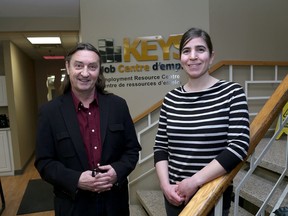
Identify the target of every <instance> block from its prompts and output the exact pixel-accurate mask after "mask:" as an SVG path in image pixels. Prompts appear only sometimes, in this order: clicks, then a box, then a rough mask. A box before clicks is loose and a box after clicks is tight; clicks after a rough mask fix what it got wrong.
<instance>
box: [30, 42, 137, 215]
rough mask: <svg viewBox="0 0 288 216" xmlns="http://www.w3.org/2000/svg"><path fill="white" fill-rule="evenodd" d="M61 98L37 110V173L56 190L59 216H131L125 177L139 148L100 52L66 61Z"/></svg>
mask: <svg viewBox="0 0 288 216" xmlns="http://www.w3.org/2000/svg"><path fill="white" fill-rule="evenodd" d="M66 70H67V74H68V76H69V79H68V80H67V83H66V85H65V88H64V93H63V95H61V96H59V97H57V98H56V99H54V100H52V101H50V102H48V103H47V104H45V105H43V106H42V107H41V108H40V109H39V120H38V130H37V144H36V160H35V167H36V168H37V170H38V171H39V173H40V175H41V177H42V178H43V179H44V180H45V181H47V182H49V183H50V184H52V185H53V186H54V193H55V200H54V203H55V215H56V216H60V215H61V216H63V215H64V216H66V215H67V216H68V215H69V216H70V215H73V216H78V215H79V216H80V215H85V216H90V215H91V216H92V215H93V216H106V215H107V216H114V215H115V216H116V215H117V216H118V215H121V216H125V215H129V203H128V200H129V199H128V181H127V176H128V175H129V174H130V173H131V172H132V170H133V169H134V168H135V166H136V163H137V161H138V156H139V151H140V150H141V147H140V145H139V143H138V140H137V136H136V133H135V128H134V124H133V122H132V119H131V116H130V113H129V109H128V106H127V104H126V102H125V100H124V99H122V98H120V97H118V96H116V95H114V94H109V93H107V92H106V91H105V90H104V88H105V78H104V76H103V72H102V71H101V57H100V53H99V51H98V50H97V49H96V48H95V47H94V46H92V45H91V44H89V43H79V44H78V45H77V46H76V47H75V48H74V49H73V50H72V51H71V52H70V53H69V54H68V55H67V58H66Z"/></svg>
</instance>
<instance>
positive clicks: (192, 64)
mask: <svg viewBox="0 0 288 216" xmlns="http://www.w3.org/2000/svg"><path fill="white" fill-rule="evenodd" d="M213 58H214V53H213V52H212V54H211V55H210V52H209V49H208V47H207V44H206V42H205V41H204V40H203V39H202V38H201V37H198V38H193V39H191V40H190V41H189V42H188V43H187V44H186V45H185V46H184V47H183V50H182V52H181V58H180V61H181V65H182V67H183V68H184V70H185V71H186V73H187V74H188V75H189V77H190V78H191V79H197V78H199V77H201V76H202V75H204V74H206V73H208V69H209V66H210V65H211V64H212V61H213Z"/></svg>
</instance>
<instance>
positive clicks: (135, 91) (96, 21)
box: [80, 0, 209, 117]
mask: <svg viewBox="0 0 288 216" xmlns="http://www.w3.org/2000/svg"><path fill="white" fill-rule="evenodd" d="M80 17H81V20H80V23H81V24H80V26H81V33H80V35H81V36H80V38H81V40H82V41H83V42H90V43H92V44H94V45H95V46H96V47H98V40H99V39H109V38H112V39H114V41H115V44H116V45H119V46H122V48H123V39H124V38H129V39H130V42H131V43H132V41H134V39H135V38H138V37H143V36H156V35H161V36H162V37H163V38H164V40H167V39H168V37H169V36H170V35H173V34H181V33H183V32H184V31H186V30H187V29H188V28H190V27H192V26H197V27H201V28H204V29H206V30H207V31H209V1H208V0H201V1H191V0H181V1H174V0H158V1H155V0H145V1H142V0H141V1H140V0H122V1H119V0H105V1H90V0H80ZM150 44H151V45H155V46H157V50H153V51H151V52H150V53H149V54H151V55H158V57H159V59H158V60H157V61H144V62H143V61H136V60H135V58H133V57H131V62H126V63H125V65H128V66H131V65H132V66H133V65H135V64H141V65H149V66H150V69H151V68H152V65H153V64H155V63H156V62H161V63H170V62H173V63H175V62H176V63H178V60H175V59H170V60H165V61H164V60H163V58H162V55H161V48H160V47H159V45H158V44H157V43H155V41H152V42H151V43H150ZM138 48H139V49H141V47H140V45H139V46H138ZM122 51H123V50H122ZM106 65H107V67H108V66H110V65H112V66H113V67H116V68H117V67H118V66H119V64H118V63H113V64H106ZM179 73H181V72H175V70H165V71H164V70H161V71H160V70H158V71H153V70H152V69H151V70H150V71H149V72H144V71H142V72H129V73H127V72H126V73H119V72H117V71H116V72H115V73H113V74H112V73H110V74H105V76H106V77H107V78H111V77H112V78H121V77H122V78H123V77H131V76H132V77H133V78H134V76H144V77H145V76H151V75H160V76H161V75H173V74H179ZM173 80H174V81H175V79H169V81H173ZM154 81H155V82H157V85H156V86H152V87H123V88H118V87H117V88H108V90H109V91H112V92H115V93H116V94H118V95H120V96H122V97H124V98H125V99H126V100H127V102H128V105H129V107H130V111H131V115H132V116H133V117H135V116H137V115H138V114H140V113H141V112H143V111H145V110H146V109H148V108H149V107H151V105H153V104H154V103H156V102H158V101H159V100H161V99H163V97H164V95H165V94H166V92H168V91H169V90H170V89H172V88H175V87H176V86H178V85H179V81H181V80H179V79H178V80H176V81H177V84H175V85H173V84H169V85H161V86H159V85H158V82H159V81H164V80H162V78H160V79H154ZM166 81H167V80H166ZM133 82H138V81H135V80H134V81H133ZM122 83H123V84H126V83H127V82H122ZM114 84H119V82H118V83H117V82H114Z"/></svg>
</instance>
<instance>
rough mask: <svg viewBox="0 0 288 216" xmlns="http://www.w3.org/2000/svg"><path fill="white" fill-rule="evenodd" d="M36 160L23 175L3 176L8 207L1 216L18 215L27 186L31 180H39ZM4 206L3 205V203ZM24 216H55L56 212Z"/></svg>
mask: <svg viewBox="0 0 288 216" xmlns="http://www.w3.org/2000/svg"><path fill="white" fill-rule="evenodd" d="M33 163H34V159H33V160H31V161H30V162H29V164H28V166H27V167H26V169H25V171H24V174H23V175H17V176H1V182H2V187H3V191H4V196H5V203H6V207H5V210H4V211H3V213H2V215H1V216H14V215H16V214H17V211H18V208H19V206H20V202H21V200H22V197H23V195H24V192H25V189H26V186H27V184H28V181H29V180H30V179H39V178H40V176H39V174H38V172H37V171H36V169H35V167H34V165H33ZM1 204H2V203H1ZM23 216H54V211H46V212H38V213H33V214H24V215H23Z"/></svg>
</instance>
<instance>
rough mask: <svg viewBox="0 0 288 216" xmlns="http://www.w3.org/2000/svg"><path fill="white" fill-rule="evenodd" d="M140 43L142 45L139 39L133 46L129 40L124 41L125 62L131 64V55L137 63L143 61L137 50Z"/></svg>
mask: <svg viewBox="0 0 288 216" xmlns="http://www.w3.org/2000/svg"><path fill="white" fill-rule="evenodd" d="M139 43H140V39H139V38H136V39H135V40H134V42H133V43H132V44H131V45H130V40H129V38H124V39H123V47H124V51H123V55H124V61H125V62H130V55H133V56H134V58H135V59H136V60H137V61H141V55H140V54H139V52H138V50H137V47H138V45H139Z"/></svg>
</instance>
